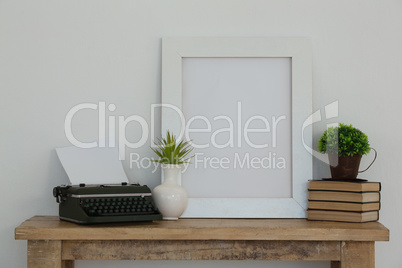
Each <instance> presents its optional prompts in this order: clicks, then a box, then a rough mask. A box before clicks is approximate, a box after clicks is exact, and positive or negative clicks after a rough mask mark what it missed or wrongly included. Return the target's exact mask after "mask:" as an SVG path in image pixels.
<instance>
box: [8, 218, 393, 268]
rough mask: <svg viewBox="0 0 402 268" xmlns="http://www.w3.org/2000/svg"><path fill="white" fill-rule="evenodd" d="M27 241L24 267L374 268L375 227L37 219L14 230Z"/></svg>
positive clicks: (383, 232)
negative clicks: (325, 266) (218, 263)
mask: <svg viewBox="0 0 402 268" xmlns="http://www.w3.org/2000/svg"><path fill="white" fill-rule="evenodd" d="M15 239H18V240H28V267H29V268H34V267H35V268H36V267H40V268H46V267H49V268H50V267H51V268H61V267H63V268H73V267H74V261H75V260H294V261H321V260H328V261H331V267H332V268H339V267H342V268H372V267H374V265H375V264H374V263H375V262H374V241H388V240H389V230H388V229H387V228H385V227H384V226H383V225H382V224H381V223H379V222H371V223H335V222H320V221H317V222H315V221H307V220H305V219H180V220H178V221H154V222H141V223H124V224H123V223H119V224H101V225H89V226H88V225H77V224H74V223H69V222H64V221H60V220H59V218H58V217H54V216H35V217H33V218H31V219H29V220H27V221H25V222H23V223H22V224H21V225H20V226H18V227H17V228H16V229H15Z"/></svg>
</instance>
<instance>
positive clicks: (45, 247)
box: [28, 240, 74, 268]
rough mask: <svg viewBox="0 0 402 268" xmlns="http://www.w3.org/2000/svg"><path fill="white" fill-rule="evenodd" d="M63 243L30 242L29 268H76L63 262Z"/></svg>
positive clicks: (72, 262) (68, 262) (47, 241)
mask: <svg viewBox="0 0 402 268" xmlns="http://www.w3.org/2000/svg"><path fill="white" fill-rule="evenodd" d="M61 244H62V243H61V241H49V240H28V268H74V261H62V260H61Z"/></svg>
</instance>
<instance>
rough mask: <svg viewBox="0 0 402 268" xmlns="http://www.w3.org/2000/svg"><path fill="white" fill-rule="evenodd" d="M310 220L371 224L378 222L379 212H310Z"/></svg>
mask: <svg viewBox="0 0 402 268" xmlns="http://www.w3.org/2000/svg"><path fill="white" fill-rule="evenodd" d="M307 213H308V220H318V221H341V222H370V221H378V217H379V212H378V211H367V212H350V211H328V210H310V209H309V210H308V211H307Z"/></svg>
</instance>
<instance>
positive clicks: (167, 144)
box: [151, 130, 193, 165]
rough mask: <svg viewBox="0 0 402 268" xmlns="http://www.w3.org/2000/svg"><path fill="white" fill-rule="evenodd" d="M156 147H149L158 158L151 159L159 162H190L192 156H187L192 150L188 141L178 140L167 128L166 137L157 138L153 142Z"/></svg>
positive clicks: (175, 163)
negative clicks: (156, 140)
mask: <svg viewBox="0 0 402 268" xmlns="http://www.w3.org/2000/svg"><path fill="white" fill-rule="evenodd" d="M154 143H155V145H156V146H157V147H158V148H157V149H155V148H151V149H152V150H153V151H154V152H155V153H156V154H157V155H158V156H159V158H160V159H158V160H153V161H154V162H158V163H161V164H169V165H181V164H186V163H189V162H190V159H191V158H192V156H190V157H189V156H188V155H189V154H190V152H191V151H192V150H193V147H191V144H190V142H189V141H183V140H182V141H180V142H178V141H177V139H176V136H174V135H173V134H171V133H170V132H169V130H168V131H167V133H166V138H161V139H158V142H157V143H156V142H154Z"/></svg>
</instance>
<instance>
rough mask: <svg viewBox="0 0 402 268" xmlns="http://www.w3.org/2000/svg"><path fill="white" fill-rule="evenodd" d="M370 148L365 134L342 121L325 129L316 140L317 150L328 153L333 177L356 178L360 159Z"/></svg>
mask: <svg viewBox="0 0 402 268" xmlns="http://www.w3.org/2000/svg"><path fill="white" fill-rule="evenodd" d="M370 149H371V148H370V144H369V141H368V137H367V135H366V134H364V133H363V132H362V131H361V130H359V129H357V128H355V127H353V126H352V125H346V124H342V123H341V124H339V126H337V127H330V128H328V129H327V130H325V131H324V133H323V135H322V136H321V138H320V139H319V141H318V150H319V151H320V152H321V153H327V154H328V159H329V163H330V168H331V175H332V178H334V179H337V178H339V179H356V177H357V174H358V172H359V171H358V169H359V165H360V160H361V158H362V156H363V155H366V154H368V153H369V152H370ZM374 151H375V150H374ZM374 160H375V158H374ZM373 162H374V161H373ZM371 164H372V163H371ZM371 164H370V166H371ZM370 166H369V167H370ZM366 170H367V169H366Z"/></svg>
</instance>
